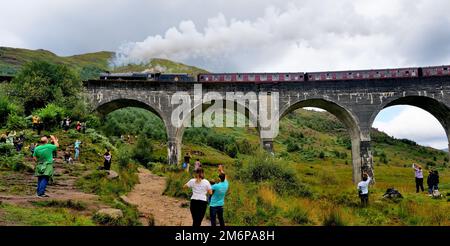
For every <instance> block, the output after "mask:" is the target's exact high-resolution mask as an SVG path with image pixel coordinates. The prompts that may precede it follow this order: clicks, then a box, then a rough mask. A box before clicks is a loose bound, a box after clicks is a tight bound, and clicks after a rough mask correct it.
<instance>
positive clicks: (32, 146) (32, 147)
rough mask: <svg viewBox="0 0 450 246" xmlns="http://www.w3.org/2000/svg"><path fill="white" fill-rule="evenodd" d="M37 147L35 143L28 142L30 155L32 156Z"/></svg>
mask: <svg viewBox="0 0 450 246" xmlns="http://www.w3.org/2000/svg"><path fill="white" fill-rule="evenodd" d="M36 147H37V143H31V144H30V152H31V156H33V154H34V149H35V148H36Z"/></svg>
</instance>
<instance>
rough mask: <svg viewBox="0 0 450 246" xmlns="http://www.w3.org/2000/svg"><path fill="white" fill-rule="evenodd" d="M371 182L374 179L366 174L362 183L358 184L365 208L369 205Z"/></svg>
mask: <svg viewBox="0 0 450 246" xmlns="http://www.w3.org/2000/svg"><path fill="white" fill-rule="evenodd" d="M371 180H372V178H371V177H370V176H369V175H368V174H367V173H366V172H364V173H363V177H362V181H361V182H359V183H358V194H359V198H360V199H361V205H362V206H363V207H366V206H367V204H368V203H369V184H370V181H371Z"/></svg>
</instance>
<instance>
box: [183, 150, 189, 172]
mask: <svg viewBox="0 0 450 246" xmlns="http://www.w3.org/2000/svg"><path fill="white" fill-rule="evenodd" d="M190 161H191V156H190V155H189V152H187V153H186V155H184V162H183V165H182V166H181V167H182V168H183V169H184V170H186V172H189V162H190Z"/></svg>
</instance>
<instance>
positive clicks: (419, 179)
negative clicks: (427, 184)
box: [412, 163, 424, 193]
mask: <svg viewBox="0 0 450 246" xmlns="http://www.w3.org/2000/svg"><path fill="white" fill-rule="evenodd" d="M412 168H413V169H414V173H415V177H416V193H419V188H420V189H421V190H422V192H423V191H424V189H423V171H422V167H421V166H420V165H417V164H416V163H413V165H412Z"/></svg>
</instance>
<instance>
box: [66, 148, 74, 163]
mask: <svg viewBox="0 0 450 246" xmlns="http://www.w3.org/2000/svg"><path fill="white" fill-rule="evenodd" d="M64 162H65V163H67V164H73V159H72V155H71V154H70V150H69V148H67V149H66V151H64Z"/></svg>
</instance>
